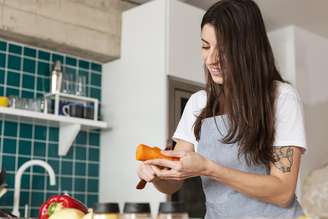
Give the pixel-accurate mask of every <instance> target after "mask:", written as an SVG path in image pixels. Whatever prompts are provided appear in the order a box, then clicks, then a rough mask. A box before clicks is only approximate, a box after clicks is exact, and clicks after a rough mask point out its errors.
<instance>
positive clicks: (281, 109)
mask: <svg viewBox="0 0 328 219" xmlns="http://www.w3.org/2000/svg"><path fill="white" fill-rule="evenodd" d="M285 86H287V85H285ZM288 86H289V85H288ZM275 118H276V120H275V129H276V133H275V141H274V144H273V146H278V147H279V146H297V147H301V148H303V149H307V146H306V137H305V128H304V113H303V104H302V101H301V99H300V97H299V95H298V93H297V91H296V90H295V89H293V88H291V87H290V86H289V87H288V90H287V92H283V93H281V94H280V95H279V96H278V99H277V103H276V117H275Z"/></svg>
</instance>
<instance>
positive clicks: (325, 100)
mask: <svg viewBox="0 0 328 219" xmlns="http://www.w3.org/2000/svg"><path fill="white" fill-rule="evenodd" d="M269 38H270V41H271V45H272V48H273V51H274V54H275V58H276V61H277V64H278V66H279V69H280V71H281V73H282V75H283V76H284V78H285V79H287V80H288V81H289V82H291V83H292V84H293V85H294V87H296V88H297V90H298V92H299V94H300V96H301V98H302V101H303V104H304V116H305V128H306V137H307V146H308V150H307V152H306V153H305V155H304V156H303V158H302V167H301V173H300V175H301V177H300V182H302V181H303V180H304V178H305V177H306V176H307V175H308V174H309V172H310V171H311V170H312V169H314V168H317V167H319V166H321V165H323V164H324V163H327V162H328V157H327V155H328V146H327V143H326V142H328V136H327V130H328V114H327V112H328V86H327V85H326V83H327V81H328V74H327V73H328V72H327V69H328V62H327V58H326V57H328V39H326V38H323V37H321V36H318V35H315V34H313V33H311V32H308V31H306V30H303V29H301V28H299V27H294V26H290V27H286V28H282V29H279V30H275V31H273V32H270V33H269ZM298 195H300V190H299V188H298Z"/></svg>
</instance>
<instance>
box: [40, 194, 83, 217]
mask: <svg viewBox="0 0 328 219" xmlns="http://www.w3.org/2000/svg"><path fill="white" fill-rule="evenodd" d="M64 209H75V210H79V211H80V212H82V213H83V216H84V214H86V213H88V208H87V207H86V206H85V205H84V204H82V203H81V202H80V201H78V200H76V199H74V198H73V197H71V196H69V195H67V194H63V195H55V196H52V197H50V198H49V199H48V200H47V201H46V202H44V203H43V204H42V206H41V208H40V210H39V219H48V218H50V217H51V216H52V215H53V214H54V213H55V212H57V211H58V212H59V211H62V210H64ZM64 212H66V211H64ZM66 213H73V212H72V211H71V210H69V211H68V212H66ZM76 214H77V215H78V213H76ZM62 218H67V219H68V218H69V217H62ZM51 219H53V218H51ZM72 219H73V218H72Z"/></svg>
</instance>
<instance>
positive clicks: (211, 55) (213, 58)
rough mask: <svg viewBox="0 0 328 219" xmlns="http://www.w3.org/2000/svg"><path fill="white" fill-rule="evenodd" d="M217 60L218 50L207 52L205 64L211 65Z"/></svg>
mask: <svg viewBox="0 0 328 219" xmlns="http://www.w3.org/2000/svg"><path fill="white" fill-rule="evenodd" d="M218 62H219V55H218V52H216V51H211V52H209V54H208V56H207V59H206V64H208V65H213V64H217V63H218Z"/></svg>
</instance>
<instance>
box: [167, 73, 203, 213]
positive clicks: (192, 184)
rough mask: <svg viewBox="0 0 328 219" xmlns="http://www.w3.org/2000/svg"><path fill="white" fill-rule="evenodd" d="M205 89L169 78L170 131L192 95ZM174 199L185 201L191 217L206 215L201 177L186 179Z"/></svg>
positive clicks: (170, 144) (170, 198)
mask: <svg viewBox="0 0 328 219" xmlns="http://www.w3.org/2000/svg"><path fill="white" fill-rule="evenodd" d="M201 89H203V85H201V84H195V83H193V82H188V81H185V80H181V79H177V78H172V77H170V78H169V118H170V121H169V127H170V130H169V133H170V136H172V135H173V133H174V131H175V129H176V127H177V125H178V123H179V121H180V118H181V116H182V113H183V110H184V108H185V106H186V103H187V101H188V99H189V98H190V96H191V95H192V94H193V93H195V92H197V91H199V90H201ZM174 146H175V142H173V141H171V140H169V141H168V149H172V148H174ZM168 199H169V200H172V201H182V202H184V203H185V205H186V208H187V211H188V214H189V217H192V218H203V217H204V216H205V210H206V208H205V195H204V193H203V189H202V184H201V179H200V177H193V178H190V179H187V180H185V182H184V184H183V186H182V188H181V189H180V190H179V191H178V192H176V193H174V194H173V195H172V196H169V197H168Z"/></svg>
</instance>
